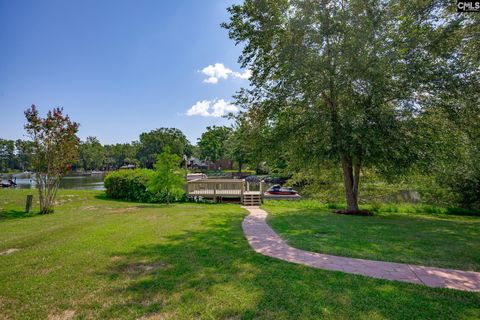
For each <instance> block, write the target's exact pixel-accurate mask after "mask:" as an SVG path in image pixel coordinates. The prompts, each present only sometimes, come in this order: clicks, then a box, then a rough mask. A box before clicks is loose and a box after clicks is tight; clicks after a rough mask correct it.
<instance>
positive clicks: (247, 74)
mask: <svg viewBox="0 0 480 320" xmlns="http://www.w3.org/2000/svg"><path fill="white" fill-rule="evenodd" d="M234 76H235V77H237V78H240V79H244V80H248V79H250V77H251V76H252V71H250V70H245V71H244V72H243V73H241V72H235V73H234Z"/></svg>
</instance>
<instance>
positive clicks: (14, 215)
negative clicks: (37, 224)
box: [0, 209, 38, 222]
mask: <svg viewBox="0 0 480 320" xmlns="http://www.w3.org/2000/svg"><path fill="white" fill-rule="evenodd" d="M35 216H38V213H36V212H29V213H26V212H25V211H22V210H15V209H10V210H3V211H0V222H2V221H5V220H11V219H23V218H31V217H35Z"/></svg>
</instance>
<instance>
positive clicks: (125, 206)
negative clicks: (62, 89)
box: [0, 190, 480, 319]
mask: <svg viewBox="0 0 480 320" xmlns="http://www.w3.org/2000/svg"><path fill="white" fill-rule="evenodd" d="M25 195H26V193H25V192H24V191H15V190H8V191H7V192H0V208H2V209H0V211H2V210H17V209H18V208H17V206H18V205H19V204H22V198H24V197H25ZM58 200H59V205H58V206H57V208H56V212H55V213H54V214H49V215H44V216H40V215H37V216H32V217H28V218H23V219H19V218H11V219H3V220H0V251H4V250H6V249H9V248H17V249H19V251H16V252H14V253H12V254H9V255H5V256H0V265H1V268H0V311H1V312H0V314H1V315H2V316H5V317H6V318H11V319H45V318H47V317H48V316H56V315H57V316H64V317H66V316H71V317H76V318H78V319H137V318H141V317H143V318H142V319H319V318H326V319H419V318H424V319H434V318H435V319H474V318H478V317H480V309H479V305H480V295H479V294H478V293H469V292H460V291H454V290H448V289H433V288H427V287H423V286H417V285H413V284H406V283H397V282H390V281H384V280H378V279H371V278H366V277H361V276H354V275H348V274H343V273H338V272H329V271H322V270H316V269H312V268H308V267H305V266H299V265H294V264H290V263H286V262H283V261H279V260H275V259H272V258H268V257H265V256H262V255H259V254H256V253H255V252H253V251H252V250H251V248H250V247H249V245H248V243H247V241H246V240H245V238H244V236H243V233H242V230H241V221H242V220H243V218H244V216H245V215H246V212H245V211H244V210H242V209H241V208H240V207H239V206H237V205H206V204H188V203H187V204H176V205H169V206H167V205H154V204H148V205H144V204H138V203H128V202H120V201H111V200H106V199H102V197H101V196H100V193H98V192H92V191H88V192H86V191H83V192H82V191H61V193H60V195H59V199H58ZM16 208H17V209H16Z"/></svg>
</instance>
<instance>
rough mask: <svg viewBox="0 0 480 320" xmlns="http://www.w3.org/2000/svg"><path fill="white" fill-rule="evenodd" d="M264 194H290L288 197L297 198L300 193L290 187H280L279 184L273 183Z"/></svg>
mask: <svg viewBox="0 0 480 320" xmlns="http://www.w3.org/2000/svg"><path fill="white" fill-rule="evenodd" d="M265 195H266V196H290V197H295V198H299V197H300V195H299V194H298V192H297V191H295V190H293V189H292V188H290V187H282V186H281V185H279V184H275V185H273V186H271V187H270V188H269V189H268V190H267V191H266V192H265Z"/></svg>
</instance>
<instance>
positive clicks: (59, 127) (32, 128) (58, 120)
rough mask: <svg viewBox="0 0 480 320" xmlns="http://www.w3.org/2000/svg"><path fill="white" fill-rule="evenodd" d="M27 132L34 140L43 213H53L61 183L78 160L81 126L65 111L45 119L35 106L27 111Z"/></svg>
mask: <svg viewBox="0 0 480 320" xmlns="http://www.w3.org/2000/svg"><path fill="white" fill-rule="evenodd" d="M25 117H26V118H27V124H26V125H25V130H26V131H27V133H28V135H29V136H30V138H31V139H32V151H33V157H32V164H33V169H34V171H35V182H36V184H37V189H38V195H39V200H40V213H42V214H45V213H50V212H53V203H54V201H55V196H56V194H57V189H58V185H59V184H60V180H61V178H62V177H63V176H65V174H66V173H67V172H68V170H69V169H70V167H71V165H72V164H73V163H75V162H76V161H77V157H78V145H79V143H80V139H79V138H78V137H77V135H76V133H77V131H78V126H79V124H78V123H76V122H72V121H71V120H70V117H69V116H68V115H64V114H63V108H54V109H53V110H51V111H49V112H48V113H47V116H46V118H41V117H40V116H39V114H38V109H37V107H36V106H35V105H32V106H31V107H30V108H29V109H27V110H26V111H25Z"/></svg>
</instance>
